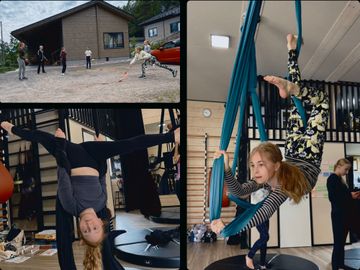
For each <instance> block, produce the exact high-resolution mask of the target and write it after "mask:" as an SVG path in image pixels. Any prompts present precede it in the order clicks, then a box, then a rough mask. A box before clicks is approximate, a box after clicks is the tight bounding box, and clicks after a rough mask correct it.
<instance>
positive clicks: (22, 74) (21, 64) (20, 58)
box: [17, 42, 27, 81]
mask: <svg viewBox="0 0 360 270" xmlns="http://www.w3.org/2000/svg"><path fill="white" fill-rule="evenodd" d="M18 53H19V56H18V58H17V62H18V64H19V80H20V81H21V80H27V78H26V77H25V61H26V59H25V43H24V42H20V43H19V49H18Z"/></svg>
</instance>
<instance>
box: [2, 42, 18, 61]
mask: <svg viewBox="0 0 360 270" xmlns="http://www.w3.org/2000/svg"><path fill="white" fill-rule="evenodd" d="M18 46H19V41H18V40H17V39H16V38H14V37H13V36H10V43H7V42H3V43H2V44H1V47H2V50H3V52H4V56H5V59H4V60H5V61H4V65H5V66H8V67H9V66H16V65H17V49H18Z"/></svg>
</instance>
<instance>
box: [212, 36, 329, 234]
mask: <svg viewBox="0 0 360 270" xmlns="http://www.w3.org/2000/svg"><path fill="white" fill-rule="evenodd" d="M287 40H288V49H289V52H288V56H289V58H288V70H289V77H290V81H291V82H290V81H287V80H284V79H282V78H279V77H275V76H265V77H264V79H265V80H266V81H268V82H269V83H271V84H274V85H275V86H277V87H278V89H279V94H280V96H281V97H282V98H288V97H289V96H291V95H292V96H295V97H297V98H299V99H301V100H302V101H303V102H304V103H305V104H306V105H307V106H311V114H310V117H309V119H308V121H307V127H306V128H304V125H303V122H302V119H301V117H300V115H299V113H298V111H297V109H296V107H295V105H294V104H293V103H292V104H291V108H290V116H289V119H288V126H287V139H286V142H285V161H283V156H282V154H281V151H280V149H279V147H278V146H277V145H275V144H272V143H269V142H266V143H261V144H260V145H258V146H257V147H255V148H254V149H253V150H252V151H251V153H250V169H251V171H252V175H253V179H252V180H250V181H248V182H246V183H244V184H240V183H239V182H238V181H236V180H235V179H234V177H233V175H232V173H231V170H230V167H229V166H228V164H226V162H228V158H227V157H226V153H225V151H218V153H217V154H216V155H215V158H218V157H220V156H221V154H223V155H225V158H224V162H225V182H226V184H227V186H228V190H229V191H230V192H231V193H232V194H234V195H235V196H237V197H243V196H245V195H248V194H250V193H251V192H254V191H256V190H258V189H260V188H262V187H263V186H264V185H265V184H267V185H270V187H271V192H270V194H269V195H268V196H267V197H266V198H265V199H264V201H263V203H262V204H261V206H260V208H258V209H257V211H256V212H255V214H254V215H253V216H252V217H250V218H249V219H248V222H246V224H243V225H241V226H236V223H239V221H241V217H240V219H238V220H236V219H235V220H234V221H233V222H232V224H231V225H233V228H236V229H238V230H239V231H243V230H247V229H250V228H251V227H254V226H258V225H260V224H262V223H263V222H265V221H267V220H268V219H269V218H270V217H271V216H272V215H273V214H274V212H275V211H276V210H277V209H278V208H279V207H280V205H281V204H282V203H283V202H285V201H286V199H287V198H290V199H292V200H293V201H294V202H295V203H299V202H300V201H301V198H302V196H304V195H305V194H307V193H309V192H311V190H312V189H313V188H314V186H315V185H316V182H317V178H318V175H319V173H320V171H321V170H320V164H321V158H322V153H323V145H324V141H325V130H326V126H327V123H328V116H329V99H328V95H327V93H326V92H325V91H321V90H318V89H315V88H312V87H306V86H304V85H303V84H302V82H301V77H300V71H299V67H298V64H297V57H298V56H297V54H296V50H295V48H296V42H297V40H296V37H295V36H293V35H291V34H289V35H288V36H287ZM224 227H225V225H224V223H223V222H222V221H221V219H216V220H213V221H212V222H211V228H212V230H213V231H214V232H216V233H220V232H221V233H222V235H223V236H228V235H227V233H228V231H227V230H223V229H224Z"/></svg>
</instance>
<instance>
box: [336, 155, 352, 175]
mask: <svg viewBox="0 0 360 270" xmlns="http://www.w3.org/2000/svg"><path fill="white" fill-rule="evenodd" d="M344 165H350V166H351V162H350V161H349V160H348V159H346V158H340V159H339V160H338V161H337V162H336V163H335V165H334V172H335V170H336V168H337V167H339V166H344Z"/></svg>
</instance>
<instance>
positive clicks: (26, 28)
mask: <svg viewBox="0 0 360 270" xmlns="http://www.w3.org/2000/svg"><path fill="white" fill-rule="evenodd" d="M96 5H98V6H101V7H103V8H104V9H107V10H109V11H111V12H113V13H115V14H117V15H119V16H122V17H124V18H125V19H127V20H128V21H130V20H133V19H134V16H133V15H131V14H129V13H127V12H125V11H124V10H122V9H119V8H117V7H114V6H113V5H110V4H108V3H106V2H105V1H102V0H92V1H89V2H87V3H85V4H82V5H80V6H77V7H74V8H72V9H69V10H66V11H64V12H61V13H59V14H56V15H54V16H51V17H49V18H46V19H43V20H41V21H38V22H36V23H32V24H29V25H27V26H24V27H22V28H19V29H16V30H14V31H12V32H11V34H12V35H13V36H14V37H16V36H17V35H19V34H22V33H24V32H27V31H29V30H31V29H33V28H36V27H39V26H42V25H45V24H47V23H50V22H54V21H57V20H60V19H62V18H65V17H68V16H71V15H73V14H75V13H77V12H79V11H82V10H84V9H87V8H90V7H93V6H96Z"/></svg>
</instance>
